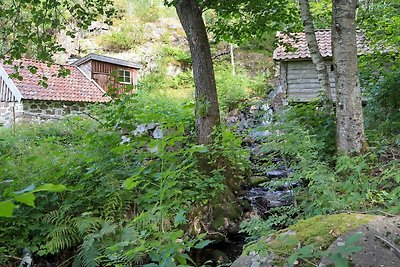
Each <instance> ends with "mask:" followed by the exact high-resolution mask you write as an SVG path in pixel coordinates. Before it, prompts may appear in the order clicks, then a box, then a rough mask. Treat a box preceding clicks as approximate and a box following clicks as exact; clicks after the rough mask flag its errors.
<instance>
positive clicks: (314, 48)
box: [299, 0, 333, 114]
mask: <svg viewBox="0 0 400 267" xmlns="http://www.w3.org/2000/svg"><path fill="white" fill-rule="evenodd" d="M299 5H300V10H301V17H302V21H303V25H304V32H305V35H306V38H307V44H308V49H309V50H310V56H311V60H312V62H313V64H314V65H315V70H316V71H317V76H318V80H319V82H320V84H321V88H322V92H323V97H322V101H323V104H324V108H325V109H326V110H327V112H328V113H330V114H331V113H332V112H333V101H332V92H331V86H330V82H329V74H328V70H327V68H326V65H325V62H324V58H323V57H322V55H321V52H320V51H319V48H318V43H317V38H316V36H315V29H314V23H313V19H312V16H311V12H310V4H309V1H308V0H299ZM332 114H333V113H332Z"/></svg>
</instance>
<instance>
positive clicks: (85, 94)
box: [3, 59, 110, 102]
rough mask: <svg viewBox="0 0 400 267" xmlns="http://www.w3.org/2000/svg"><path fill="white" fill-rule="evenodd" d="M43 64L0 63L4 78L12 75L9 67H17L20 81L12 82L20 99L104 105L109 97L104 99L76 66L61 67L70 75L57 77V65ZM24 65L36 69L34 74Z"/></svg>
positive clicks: (23, 61)
mask: <svg viewBox="0 0 400 267" xmlns="http://www.w3.org/2000/svg"><path fill="white" fill-rule="evenodd" d="M48 64H50V63H44V62H40V61H37V60H31V59H21V60H16V61H14V62H13V64H11V65H7V64H3V67H4V69H5V70H6V72H7V74H8V75H11V74H13V73H15V70H14V68H13V66H20V68H19V71H18V72H19V75H20V76H22V77H23V79H22V80H21V81H20V80H18V79H17V78H13V79H12V80H13V82H14V83H15V85H16V86H17V88H18V90H19V91H20V92H21V94H22V99H32V100H55V101H72V102H108V101H110V98H109V97H107V96H104V94H105V93H104V91H103V90H102V89H101V88H100V87H99V86H98V85H97V84H96V83H95V82H94V81H92V80H91V79H90V78H88V77H86V76H85V75H84V74H83V73H82V72H81V71H80V70H79V69H78V68H77V67H74V66H64V68H65V69H69V70H70V72H71V73H70V75H68V76H66V77H58V73H59V70H60V68H61V65H57V64H51V65H48ZM28 66H34V67H36V68H37V73H35V74H32V73H31V72H30V71H29V70H28V68H27V67H28ZM42 77H46V78H48V80H47V81H46V83H47V84H48V87H47V88H45V87H43V86H42V85H40V84H39V82H40V81H41V80H42Z"/></svg>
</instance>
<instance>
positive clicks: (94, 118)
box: [77, 111, 104, 126]
mask: <svg viewBox="0 0 400 267" xmlns="http://www.w3.org/2000/svg"><path fill="white" fill-rule="evenodd" d="M77 113H78V114H79V113H82V114H85V115H86V116H88V117H89V118H91V119H93V120H95V121H97V122H98V123H99V124H100V125H101V126H103V125H104V124H103V123H102V122H101V121H100V120H99V119H98V118H96V117H94V116H92V115H91V114H89V113H88V112H85V111H79V112H77Z"/></svg>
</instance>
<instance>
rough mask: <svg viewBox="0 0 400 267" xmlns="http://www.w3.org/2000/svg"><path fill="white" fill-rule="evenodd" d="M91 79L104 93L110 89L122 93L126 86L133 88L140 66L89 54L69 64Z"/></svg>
mask: <svg viewBox="0 0 400 267" xmlns="http://www.w3.org/2000/svg"><path fill="white" fill-rule="evenodd" d="M71 65H72V66H76V67H78V68H79V69H80V70H81V71H82V72H83V73H85V74H86V76H88V77H90V78H91V79H93V80H94V81H95V82H96V83H97V84H98V85H100V87H101V88H103V90H104V91H106V92H109V90H110V89H111V88H113V89H120V90H121V91H123V90H124V89H125V88H126V86H127V85H131V86H135V85H136V84H137V81H138V74H139V70H140V68H141V65H140V64H137V63H133V62H130V61H126V60H122V59H117V58H112V57H107V56H101V55H96V54H89V55H87V56H85V57H83V58H81V59H79V60H77V61H75V62H73V63H72V64H71Z"/></svg>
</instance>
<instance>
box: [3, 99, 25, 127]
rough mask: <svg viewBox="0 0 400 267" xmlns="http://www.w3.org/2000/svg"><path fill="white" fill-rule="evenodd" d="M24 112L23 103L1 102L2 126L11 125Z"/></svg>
mask: <svg viewBox="0 0 400 267" xmlns="http://www.w3.org/2000/svg"><path fill="white" fill-rule="evenodd" d="M22 113H23V105H22V103H18V102H0V126H3V125H4V126H10V125H12V123H13V122H14V120H17V118H18V117H19V116H21V115H22Z"/></svg>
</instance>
